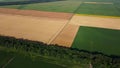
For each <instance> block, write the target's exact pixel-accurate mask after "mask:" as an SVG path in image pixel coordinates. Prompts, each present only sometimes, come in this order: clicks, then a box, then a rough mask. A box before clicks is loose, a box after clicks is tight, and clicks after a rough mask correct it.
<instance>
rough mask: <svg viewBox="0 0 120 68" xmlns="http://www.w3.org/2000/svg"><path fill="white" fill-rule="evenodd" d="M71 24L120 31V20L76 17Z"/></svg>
mask: <svg viewBox="0 0 120 68" xmlns="http://www.w3.org/2000/svg"><path fill="white" fill-rule="evenodd" d="M70 24H74V25H79V26H92V27H100V28H109V29H118V30H120V18H104V17H103V18H102V17H95V16H80V15H74V16H73V18H72V20H71V22H70Z"/></svg>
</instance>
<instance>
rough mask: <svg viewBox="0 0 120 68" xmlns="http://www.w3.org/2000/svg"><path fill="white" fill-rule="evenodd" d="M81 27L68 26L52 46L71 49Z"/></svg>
mask: <svg viewBox="0 0 120 68" xmlns="http://www.w3.org/2000/svg"><path fill="white" fill-rule="evenodd" d="M78 28H79V26H77V25H71V24H68V25H67V26H66V27H65V28H64V29H63V31H62V32H61V33H60V34H59V35H58V36H57V38H56V39H55V40H53V42H52V44H59V45H62V46H65V47H71V45H72V42H73V41H74V38H75V36H76V33H77V31H78Z"/></svg>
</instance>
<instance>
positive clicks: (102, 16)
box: [75, 14, 120, 18]
mask: <svg viewBox="0 0 120 68" xmlns="http://www.w3.org/2000/svg"><path fill="white" fill-rule="evenodd" d="M75 15H77V16H93V17H101V18H120V17H119V16H104V15H92V14H75Z"/></svg>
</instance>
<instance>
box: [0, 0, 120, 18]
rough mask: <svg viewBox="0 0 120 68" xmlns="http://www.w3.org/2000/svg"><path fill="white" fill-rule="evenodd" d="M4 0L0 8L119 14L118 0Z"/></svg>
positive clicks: (106, 14)
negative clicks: (8, 0) (9, 0)
mask: <svg viewBox="0 0 120 68" xmlns="http://www.w3.org/2000/svg"><path fill="white" fill-rule="evenodd" d="M4 1H6V0H4ZM4 1H1V2H0V5H1V6H0V7H2V8H15V9H21V10H38V11H52V12H67V13H75V14H89V15H104V16H120V13H119V12H120V8H119V6H120V1H119V0H22V1H18V0H16V1H15V0H14V1H12V2H5V3H3V2H4ZM84 2H103V3H104V2H110V3H111V4H87V3H84ZM70 5H71V6H70Z"/></svg>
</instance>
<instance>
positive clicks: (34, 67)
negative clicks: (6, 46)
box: [0, 50, 64, 68]
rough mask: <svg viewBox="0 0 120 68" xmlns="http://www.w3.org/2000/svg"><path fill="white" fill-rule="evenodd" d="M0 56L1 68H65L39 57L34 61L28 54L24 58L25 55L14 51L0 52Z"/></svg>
mask: <svg viewBox="0 0 120 68" xmlns="http://www.w3.org/2000/svg"><path fill="white" fill-rule="evenodd" d="M0 55H1V56H0V68H50V67H52V68H64V67H62V66H60V65H56V64H52V63H48V61H46V60H44V59H46V58H42V57H39V56H37V57H36V58H34V59H32V58H31V57H30V56H29V55H28V54H27V53H26V55H25V56H24V54H19V53H15V52H12V51H6V50H0ZM10 60H12V61H10ZM8 62H9V63H8Z"/></svg>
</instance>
